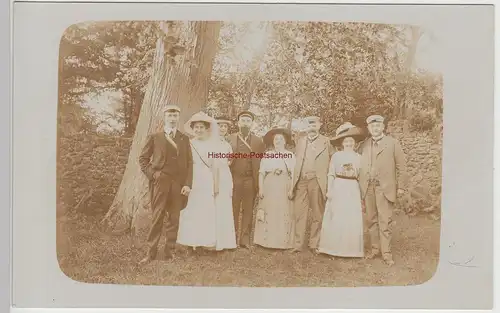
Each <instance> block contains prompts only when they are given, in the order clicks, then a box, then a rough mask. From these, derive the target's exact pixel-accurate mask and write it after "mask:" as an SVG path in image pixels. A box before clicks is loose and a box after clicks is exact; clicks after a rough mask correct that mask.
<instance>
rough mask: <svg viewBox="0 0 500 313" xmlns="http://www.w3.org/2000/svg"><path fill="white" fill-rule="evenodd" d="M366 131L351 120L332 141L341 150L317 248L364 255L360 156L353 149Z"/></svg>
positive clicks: (334, 253) (334, 160)
mask: <svg viewBox="0 0 500 313" xmlns="http://www.w3.org/2000/svg"><path fill="white" fill-rule="evenodd" d="M363 138H364V135H363V131H362V130H361V129H360V128H357V127H355V126H354V125H352V124H351V123H345V124H343V125H341V126H340V127H339V128H338V129H337V131H336V136H335V138H333V139H332V140H331V142H332V144H333V145H334V146H337V147H339V146H341V151H338V152H336V153H334V154H333V156H332V158H331V161H330V169H329V172H328V189H327V190H328V191H327V202H326V208H325V213H324V216H323V224H322V228H321V237H320V241H319V247H318V251H319V252H320V253H324V254H328V255H331V256H339V257H359V258H361V257H363V256H364V247H363V212H362V207H361V193H360V188H359V184H358V174H359V166H360V155H359V154H357V153H356V152H355V151H354V147H355V144H356V141H358V140H362V139H363Z"/></svg>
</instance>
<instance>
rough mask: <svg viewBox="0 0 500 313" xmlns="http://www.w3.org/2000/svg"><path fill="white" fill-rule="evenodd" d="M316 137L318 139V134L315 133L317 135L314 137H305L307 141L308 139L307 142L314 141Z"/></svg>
mask: <svg viewBox="0 0 500 313" xmlns="http://www.w3.org/2000/svg"><path fill="white" fill-rule="evenodd" d="M318 137H319V133H317V134H316V135H314V136H313V137H311V136H309V135H307V139H309V141H314V140H316V138H318Z"/></svg>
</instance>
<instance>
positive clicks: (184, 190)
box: [181, 186, 191, 196]
mask: <svg viewBox="0 0 500 313" xmlns="http://www.w3.org/2000/svg"><path fill="white" fill-rule="evenodd" d="M190 192H191V188H189V186H184V187H182V189H181V195H183V196H188V195H189V193H190Z"/></svg>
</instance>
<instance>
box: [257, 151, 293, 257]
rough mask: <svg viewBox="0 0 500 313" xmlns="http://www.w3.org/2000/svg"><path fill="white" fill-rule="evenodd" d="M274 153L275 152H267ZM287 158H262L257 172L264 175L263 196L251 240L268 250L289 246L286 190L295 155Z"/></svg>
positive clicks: (290, 232)
mask: <svg viewBox="0 0 500 313" xmlns="http://www.w3.org/2000/svg"><path fill="white" fill-rule="evenodd" d="M270 153H277V151H270ZM285 153H287V154H288V153H289V154H290V155H291V157H290V158H265V159H262V161H261V163H260V169H259V173H260V174H261V175H262V174H263V175H265V176H264V181H263V186H262V188H263V196H264V197H263V198H262V199H260V200H259V203H258V209H257V214H256V215H257V216H256V221H255V235H254V243H255V244H257V245H259V246H262V247H266V248H272V249H289V248H292V245H293V235H294V218H293V210H292V209H293V207H292V201H290V200H289V199H288V191H289V189H290V185H291V184H292V171H293V169H294V168H295V155H294V154H293V153H292V152H291V151H288V150H287V151H285Z"/></svg>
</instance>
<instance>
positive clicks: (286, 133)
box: [262, 127, 292, 146]
mask: <svg viewBox="0 0 500 313" xmlns="http://www.w3.org/2000/svg"><path fill="white" fill-rule="evenodd" d="M278 134H281V135H283V137H285V141H286V143H287V144H290V143H291V141H292V134H291V133H290V130H288V129H287V128H283V127H274V128H271V129H270V130H269V131H268V132H267V133H266V134H265V135H264V137H263V138H262V140H263V141H264V144H265V145H267V146H273V140H274V136H275V135H278Z"/></svg>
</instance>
